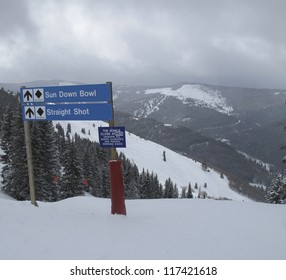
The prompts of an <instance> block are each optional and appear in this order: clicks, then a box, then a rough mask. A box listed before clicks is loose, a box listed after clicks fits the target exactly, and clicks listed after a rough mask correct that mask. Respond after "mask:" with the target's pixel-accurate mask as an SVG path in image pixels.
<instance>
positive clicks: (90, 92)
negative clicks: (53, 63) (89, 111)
mask: <svg viewBox="0 0 286 280" xmlns="http://www.w3.org/2000/svg"><path fill="white" fill-rule="evenodd" d="M20 98H21V103H22V104H23V103H80V102H111V84H110V83H106V84H88V85H72V86H49V87H26V88H21V89H20Z"/></svg>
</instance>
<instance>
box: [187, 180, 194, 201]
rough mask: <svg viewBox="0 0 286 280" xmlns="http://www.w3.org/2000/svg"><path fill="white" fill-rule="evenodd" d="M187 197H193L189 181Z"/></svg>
mask: <svg viewBox="0 0 286 280" xmlns="http://www.w3.org/2000/svg"><path fill="white" fill-rule="evenodd" d="M187 198H193V192H192V187H191V183H189V186H188V190H187Z"/></svg>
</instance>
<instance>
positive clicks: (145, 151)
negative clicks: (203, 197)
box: [61, 121, 247, 201]
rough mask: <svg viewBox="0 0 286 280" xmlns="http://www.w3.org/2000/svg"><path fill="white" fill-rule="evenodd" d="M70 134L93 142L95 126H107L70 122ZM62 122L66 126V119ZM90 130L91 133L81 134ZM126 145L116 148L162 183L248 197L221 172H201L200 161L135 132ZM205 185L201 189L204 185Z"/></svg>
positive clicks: (215, 194)
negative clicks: (231, 186)
mask: <svg viewBox="0 0 286 280" xmlns="http://www.w3.org/2000/svg"><path fill="white" fill-rule="evenodd" d="M70 124H71V128H72V133H77V134H79V135H80V136H81V137H88V138H89V139H90V140H92V141H96V142H98V128H97V127H98V126H107V124H106V123H104V122H76V121H74V122H70ZM61 125H62V126H63V127H64V128H65V129H66V126H67V122H62V123H61ZM82 128H85V131H86V132H88V131H90V135H88V134H83V133H82V132H81V130H82ZM126 146H127V147H126V148H124V149H118V151H121V152H123V153H124V154H125V155H126V157H127V158H129V159H130V160H131V161H133V162H134V163H135V164H136V165H137V166H138V168H139V170H143V168H144V169H145V170H147V169H148V170H149V172H154V173H156V174H157V175H158V179H159V181H160V182H161V183H162V184H164V183H165V181H166V180H167V179H168V178H171V180H172V181H173V182H174V183H176V184H177V186H178V188H179V190H180V188H181V187H186V186H188V184H189V183H191V185H192V187H193V189H194V186H195V183H198V189H197V190H195V189H194V191H195V192H198V191H199V189H201V190H202V191H206V192H207V194H208V195H209V196H211V197H214V198H222V197H225V198H228V199H233V200H240V201H241V200H247V198H245V197H243V196H241V195H239V194H237V193H236V192H234V191H233V190H231V189H230V188H229V185H228V179H227V178H226V177H224V178H221V177H220V174H219V173H217V172H215V171H214V170H212V169H208V171H207V172H206V171H203V170H202V167H201V163H199V162H195V161H194V160H192V159H190V158H187V157H185V156H182V155H179V154H177V153H175V152H173V151H172V150H170V149H167V148H166V147H163V146H161V145H158V144H156V143H154V142H151V141H147V140H145V139H142V138H140V137H138V136H136V135H134V134H131V133H128V132H127V133H126ZM164 151H165V153H166V162H165V161H163V152H164ZM205 183H206V184H207V188H204V184H205Z"/></svg>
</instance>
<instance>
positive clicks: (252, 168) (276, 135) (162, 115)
mask: <svg viewBox="0 0 286 280" xmlns="http://www.w3.org/2000/svg"><path fill="white" fill-rule="evenodd" d="M114 91H115V97H116V98H115V105H116V110H117V112H124V113H127V114H129V116H130V117H129V118H128V117H125V118H123V117H122V120H121V115H120V114H119V113H118V115H119V119H120V122H121V124H122V123H124V122H127V123H128V124H127V127H128V129H129V130H130V131H132V132H134V133H136V134H138V132H139V131H140V132H141V134H140V135H142V136H143V135H146V138H148V139H150V140H153V141H155V142H157V143H160V144H163V145H164V146H167V147H169V148H172V150H175V151H177V152H180V153H183V154H185V155H187V156H189V157H192V158H197V159H198V160H200V161H207V162H208V164H210V165H212V166H215V167H216V168H217V169H218V170H222V171H223V172H225V173H228V174H232V175H233V176H234V177H237V178H240V179H241V180H243V181H244V182H245V183H247V184H249V183H250V184H261V185H265V186H267V185H269V183H270V180H271V178H272V174H271V172H273V170H275V169H280V168H281V164H282V158H283V156H284V154H283V152H281V149H280V147H281V146H282V145H284V144H285V143H284V138H285V131H284V126H285V124H284V123H283V119H284V115H285V105H284V104H285V100H286V91H285V90H277V89H249V88H231V87H219V86H212V85H202V84H191V83H181V84H177V85H173V86H169V87H159V88H154V87H134V86H133V87H129V86H118V87H115V89H114ZM132 117H133V118H134V119H136V122H137V125H135V124H133V122H134V121H132ZM147 120H150V121H149V124H150V123H152V122H153V123H154V121H153V120H156V121H157V122H158V123H161V124H162V125H165V126H168V127H169V132H166V131H165V130H166V129H161V128H160V129H158V133H157V135H155V131H154V130H152V128H150V127H149V128H147V124H148V121H147ZM156 126H157V124H156ZM143 127H146V129H145V130H144V129H143ZM183 128H184V129H183ZM162 130H164V133H161V131H162ZM171 130H172V132H171ZM184 130H185V131H184ZM149 131H152V135H151V132H149ZM166 135H168V136H166ZM144 137H145V136H144ZM175 137H176V139H177V145H176V143H175V141H173V138H175ZM180 143H181V144H180ZM245 155H247V157H245ZM243 157H244V159H243ZM254 159H255V160H254ZM265 167H267V168H265ZM269 167H270V168H269ZM269 171H270V173H269Z"/></svg>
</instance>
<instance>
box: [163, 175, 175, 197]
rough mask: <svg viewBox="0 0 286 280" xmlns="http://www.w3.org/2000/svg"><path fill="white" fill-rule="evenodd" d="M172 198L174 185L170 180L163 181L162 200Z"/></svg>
mask: <svg viewBox="0 0 286 280" xmlns="http://www.w3.org/2000/svg"><path fill="white" fill-rule="evenodd" d="M173 196H174V184H173V182H172V181H171V178H168V179H167V180H166V181H165V188H164V198H173Z"/></svg>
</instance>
